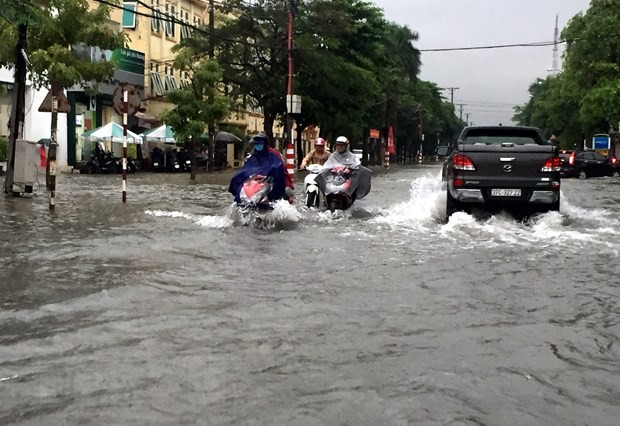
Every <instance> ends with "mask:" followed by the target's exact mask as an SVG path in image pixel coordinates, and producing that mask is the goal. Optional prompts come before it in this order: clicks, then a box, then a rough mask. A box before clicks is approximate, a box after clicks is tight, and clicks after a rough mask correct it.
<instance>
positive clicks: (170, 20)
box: [166, 5, 176, 37]
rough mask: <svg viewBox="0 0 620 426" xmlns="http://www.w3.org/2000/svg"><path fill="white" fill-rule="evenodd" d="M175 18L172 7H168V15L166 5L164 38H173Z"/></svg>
mask: <svg viewBox="0 0 620 426" xmlns="http://www.w3.org/2000/svg"><path fill="white" fill-rule="evenodd" d="M175 17H176V14H175V8H174V6H170V13H168V5H166V19H167V21H166V36H167V37H174V19H175Z"/></svg>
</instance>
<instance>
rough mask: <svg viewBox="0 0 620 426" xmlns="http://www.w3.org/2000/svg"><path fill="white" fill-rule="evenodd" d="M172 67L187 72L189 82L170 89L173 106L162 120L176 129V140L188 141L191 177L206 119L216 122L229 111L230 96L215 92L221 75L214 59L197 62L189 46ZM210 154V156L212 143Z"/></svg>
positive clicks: (194, 178)
mask: <svg viewBox="0 0 620 426" xmlns="http://www.w3.org/2000/svg"><path fill="white" fill-rule="evenodd" d="M174 68H176V69H178V70H180V71H183V72H187V73H189V74H190V81H191V84H190V85H189V86H187V87H185V88H182V89H179V90H174V91H171V92H169V93H168V94H167V95H166V96H167V98H168V100H169V101H170V102H172V103H173V104H176V106H175V107H174V108H173V109H171V110H168V111H166V112H165V113H164V114H163V115H162V117H161V120H162V121H163V122H165V123H166V124H168V125H169V126H170V127H171V128H172V130H173V131H174V132H175V134H176V137H177V139H178V140H182V141H191V151H190V159H191V162H192V173H191V180H192V181H195V180H196V147H197V144H198V141H199V139H200V135H202V134H203V133H204V130H205V127H206V125H207V123H212V122H217V121H219V120H221V119H223V118H225V117H226V116H227V115H228V110H229V106H230V100H229V99H228V98H227V97H225V96H222V95H220V94H219V93H218V91H217V89H216V87H217V84H218V83H219V82H220V80H221V78H222V70H221V68H220V66H219V65H218V63H217V62H215V61H212V60H208V59H202V60H201V61H200V62H198V63H196V61H195V57H194V52H193V50H192V49H189V48H184V49H181V50H179V52H178V54H177V56H176V58H175V60H174ZM209 150H210V155H209V158H213V155H212V153H213V150H214V145H213V144H211V146H210V148H209Z"/></svg>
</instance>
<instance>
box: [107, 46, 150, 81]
mask: <svg viewBox="0 0 620 426" xmlns="http://www.w3.org/2000/svg"><path fill="white" fill-rule="evenodd" d="M112 59H114V61H116V63H117V69H118V70H119V71H127V72H132V73H134V74H141V75H144V53H142V52H138V51H137V50H131V49H125V48H120V49H115V50H114V52H112Z"/></svg>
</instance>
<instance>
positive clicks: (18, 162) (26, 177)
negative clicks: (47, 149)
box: [13, 139, 37, 194]
mask: <svg viewBox="0 0 620 426" xmlns="http://www.w3.org/2000/svg"><path fill="white" fill-rule="evenodd" d="M36 159H37V144H36V143H35V142H30V141H26V140H23V139H18V140H17V141H16V142H15V170H14V174H13V192H17V193H20V194H23V193H26V194H31V193H32V188H33V187H34V183H35V182H36V181H37V163H36Z"/></svg>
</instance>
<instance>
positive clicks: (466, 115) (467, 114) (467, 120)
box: [465, 112, 470, 126]
mask: <svg viewBox="0 0 620 426" xmlns="http://www.w3.org/2000/svg"><path fill="white" fill-rule="evenodd" d="M469 115H470V113H469V112H467V113H465V117H467V118H466V119H465V122H466V123H467V125H468V126H469Z"/></svg>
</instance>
